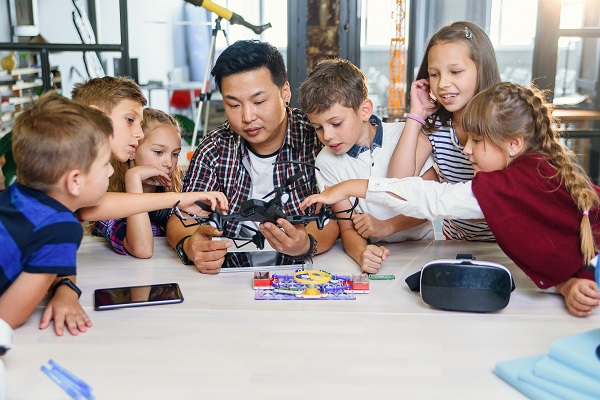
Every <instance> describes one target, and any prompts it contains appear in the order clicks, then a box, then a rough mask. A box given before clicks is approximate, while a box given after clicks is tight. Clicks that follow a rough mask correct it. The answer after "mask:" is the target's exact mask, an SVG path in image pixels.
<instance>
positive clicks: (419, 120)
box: [406, 114, 426, 125]
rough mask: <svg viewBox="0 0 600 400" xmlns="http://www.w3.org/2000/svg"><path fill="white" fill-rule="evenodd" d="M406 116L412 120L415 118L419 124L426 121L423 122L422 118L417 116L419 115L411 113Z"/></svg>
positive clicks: (423, 123)
mask: <svg viewBox="0 0 600 400" xmlns="http://www.w3.org/2000/svg"><path fill="white" fill-rule="evenodd" d="M406 118H410V119H412V120H415V121H417V122H419V123H421V125H425V124H426V122H425V120H424V119H421V118H419V117H417V116H416V115H413V114H406Z"/></svg>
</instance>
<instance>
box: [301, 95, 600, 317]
mask: <svg viewBox="0 0 600 400" xmlns="http://www.w3.org/2000/svg"><path fill="white" fill-rule="evenodd" d="M462 126H463V129H464V131H465V132H468V141H467V144H466V146H465V149H464V153H465V154H466V155H468V157H469V160H470V161H471V163H472V164H473V168H474V169H475V177H474V178H473V180H472V181H471V182H463V183H457V184H448V183H438V182H433V181H423V180H421V179H420V178H413V177H411V178H405V179H375V178H371V179H370V180H368V181H367V180H351V181H346V182H343V183H340V184H338V185H335V186H332V187H330V188H328V189H326V190H325V191H324V192H323V193H321V194H316V195H312V196H309V197H308V198H306V200H305V201H304V202H303V204H302V206H303V207H308V206H309V205H311V204H314V203H316V202H322V203H327V204H331V203H336V202H338V201H340V200H342V199H345V198H348V197H366V198H367V200H370V201H373V202H378V203H380V204H384V205H387V206H389V207H392V208H393V209H394V210H396V211H397V212H398V213H400V214H404V215H408V216H411V217H416V218H428V219H436V218H462V219H477V218H482V217H484V218H485V219H486V221H487V223H488V225H489V227H490V229H491V231H492V233H493V234H494V236H495V237H496V241H497V243H498V245H499V246H500V248H501V249H502V250H503V251H504V252H505V253H506V255H507V256H508V257H509V258H510V259H511V260H512V261H513V262H514V263H515V264H516V265H517V266H518V267H519V268H521V269H522V270H523V272H525V274H527V276H529V277H530V278H531V279H532V280H533V282H534V283H535V284H536V285H537V286H538V287H540V288H549V287H552V286H554V287H555V288H556V289H557V290H558V291H559V292H560V293H561V294H562V295H563V296H564V298H565V303H566V306H567V308H568V310H569V312H570V313H571V314H573V315H576V316H586V315H589V314H590V313H591V312H592V310H593V309H594V308H595V307H598V305H599V304H600V293H599V292H598V286H597V285H596V283H595V282H594V280H593V279H594V277H593V274H592V272H590V270H589V269H588V268H587V267H586V266H587V265H588V264H589V263H590V261H591V259H592V258H593V257H594V256H595V254H596V253H597V249H598V245H599V244H600V210H599V208H598V205H599V198H598V194H599V193H600V188H598V187H597V186H595V185H593V184H592V183H591V182H590V180H589V178H588V177H587V175H586V173H585V172H584V171H583V170H582V168H581V167H580V166H579V164H578V163H577V159H576V157H575V155H574V153H573V152H572V151H571V150H569V149H568V148H566V147H565V146H564V145H563V144H562V143H561V142H560V140H559V136H558V134H557V133H556V132H555V131H554V129H553V128H552V126H553V119H552V110H551V108H550V106H549V105H548V104H547V103H546V102H545V101H544V99H543V96H542V95H541V93H539V92H538V91H537V90H535V89H529V88H525V87H522V86H520V85H516V84H512V83H499V84H497V85H495V86H492V87H491V88H489V89H487V90H485V91H483V92H481V93H479V94H478V95H476V96H475V97H474V98H473V100H471V102H469V104H468V105H467V107H466V109H465V112H464V114H463V118H462Z"/></svg>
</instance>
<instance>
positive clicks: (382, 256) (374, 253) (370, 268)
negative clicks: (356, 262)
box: [360, 244, 390, 274]
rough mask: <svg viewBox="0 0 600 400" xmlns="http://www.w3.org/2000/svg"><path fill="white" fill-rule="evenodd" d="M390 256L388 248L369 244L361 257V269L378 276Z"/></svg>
mask: <svg viewBox="0 0 600 400" xmlns="http://www.w3.org/2000/svg"><path fill="white" fill-rule="evenodd" d="M389 255H390V251H389V250H388V249H387V248H386V247H384V246H375V245H374V244H369V245H367V248H366V249H365V251H364V252H363V254H362V256H361V257H360V269H362V270H363V271H364V272H366V273H368V274H376V273H377V271H379V269H380V268H381V264H382V263H383V262H384V261H385V260H387V258H388V256H389Z"/></svg>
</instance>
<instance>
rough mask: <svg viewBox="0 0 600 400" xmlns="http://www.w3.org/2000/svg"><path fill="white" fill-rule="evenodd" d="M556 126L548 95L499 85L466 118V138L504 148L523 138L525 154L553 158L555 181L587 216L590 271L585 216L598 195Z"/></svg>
mask: <svg viewBox="0 0 600 400" xmlns="http://www.w3.org/2000/svg"><path fill="white" fill-rule="evenodd" d="M490 116H491V117H490ZM552 126H553V117H552V109H551V105H550V104H549V103H547V102H546V101H545V100H544V97H543V93H542V92H540V91H539V90H537V89H536V88H532V89H529V88H526V87H523V86H520V85H517V84H514V83H499V84H497V85H495V86H493V87H491V88H489V89H487V90H485V91H483V92H481V93H479V94H477V95H476V96H475V97H473V99H472V100H471V101H470V102H469V104H468V105H467V107H466V108H465V111H464V113H463V117H462V127H463V129H464V130H465V132H470V133H474V134H477V135H481V136H483V137H484V139H486V140H489V141H490V142H491V143H492V144H494V145H496V146H498V147H500V148H502V146H501V145H502V143H506V141H508V140H510V139H511V138H513V137H516V136H520V135H522V136H523V138H524V144H525V148H524V151H529V152H537V153H542V154H546V155H548V161H549V162H550V163H551V164H552V165H553V166H554V167H555V168H556V174H555V175H554V177H558V179H559V181H560V183H561V184H562V185H564V186H565V188H566V189H567V191H568V192H569V194H570V195H571V197H572V198H573V200H574V201H575V203H576V204H577V208H578V209H579V211H581V212H582V213H583V217H582V219H581V227H580V240H581V253H582V254H583V258H584V260H583V261H584V265H585V264H587V263H589V261H590V260H591V259H592V258H593V257H594V256H595V254H596V247H595V244H594V237H593V232H592V227H591V224H590V220H589V216H588V215H586V214H587V213H586V211H589V210H590V209H591V208H592V207H594V206H596V205H598V202H599V199H598V193H597V192H596V190H595V189H594V187H593V185H592V183H591V182H590V180H589V178H588V176H587V174H586V173H585V171H584V170H583V168H581V166H580V165H579V164H578V163H577V158H576V156H575V154H574V153H573V152H572V151H571V150H569V149H568V148H567V147H566V146H564V145H563V144H562V143H561V142H560V140H559V135H558V133H557V132H556V131H555V130H554V129H553V128H552ZM550 178H551V177H550Z"/></svg>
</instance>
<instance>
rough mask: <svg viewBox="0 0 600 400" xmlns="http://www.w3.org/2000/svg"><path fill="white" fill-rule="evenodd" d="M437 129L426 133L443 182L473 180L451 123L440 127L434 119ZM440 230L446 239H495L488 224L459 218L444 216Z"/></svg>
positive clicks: (470, 168)
mask: <svg viewBox="0 0 600 400" xmlns="http://www.w3.org/2000/svg"><path fill="white" fill-rule="evenodd" d="M436 128H437V129H436V130H435V131H433V132H432V133H430V134H429V141H430V142H431V148H432V151H433V157H434V159H435V162H436V164H437V166H438V170H439V174H440V180H441V181H442V182H450V183H458V182H466V181H470V180H471V179H473V176H474V175H475V171H474V170H473V166H472V165H471V161H469V157H468V156H466V155H465V154H464V153H463V150H464V146H461V144H460V143H459V142H458V137H457V136H456V132H455V131H454V128H452V126H442V125H441V124H440V123H439V121H438V122H436ZM442 232H443V233H444V235H445V236H446V237H447V238H448V239H452V240H473V241H486V242H487V241H494V240H495V238H494V235H493V234H492V232H491V231H490V228H489V227H488V225H487V223H485V222H473V221H465V220H460V219H445V220H444V224H443V226H442Z"/></svg>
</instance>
